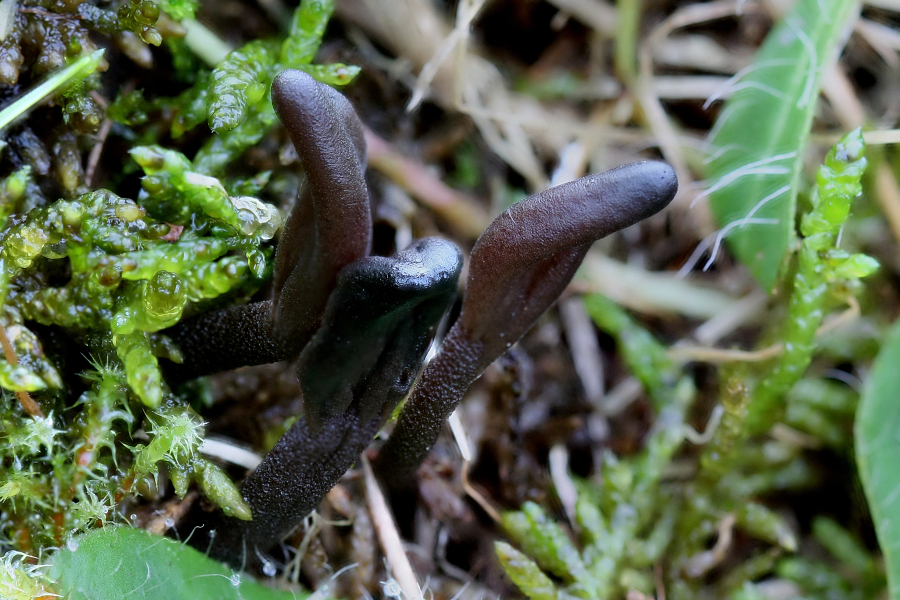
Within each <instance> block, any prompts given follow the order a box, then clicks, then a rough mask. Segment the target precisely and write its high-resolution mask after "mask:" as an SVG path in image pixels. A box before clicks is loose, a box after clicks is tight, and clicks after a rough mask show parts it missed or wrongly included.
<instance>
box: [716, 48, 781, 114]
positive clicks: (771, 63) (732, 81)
mask: <svg viewBox="0 0 900 600" xmlns="http://www.w3.org/2000/svg"><path fill="white" fill-rule="evenodd" d="M792 66H794V61H793V60H791V59H788V58H772V59H769V60H761V61H759V62H755V63H753V64H752V65H748V66H746V67H744V68H743V69H741V70H740V71H738V72H737V73H735V74H734V75H732V76H731V77H729V78H728V81H726V82H725V83H723V84H722V87H721V89H720V90H719V91H717V92H715V93H713V94H712V95H711V96H710V97H709V98H707V99H706V102H704V103H703V110H707V109H708V108H709V107H710V106H711V105H712V103H713V102H715V101H716V100H718V99H719V98H721V97H722V96H723V95H724V94H727V93H728V92H733V91H734V90H737V89H739V88H738V86H737V82H739V81H740V80H742V79H743V78H744V77H746V76H747V75H750V74H751V73H753V72H754V71H759V70H761V69H770V68H773V67H792ZM770 89H772V88H770ZM776 91H777V90H776Z"/></svg>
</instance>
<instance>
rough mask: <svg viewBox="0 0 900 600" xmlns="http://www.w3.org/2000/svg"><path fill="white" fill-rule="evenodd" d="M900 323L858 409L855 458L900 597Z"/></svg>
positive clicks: (892, 589)
mask: <svg viewBox="0 0 900 600" xmlns="http://www.w3.org/2000/svg"><path fill="white" fill-rule="evenodd" d="M897 365H900V323H895V324H894V327H893V329H892V330H891V332H890V335H889V336H888V338H887V340H886V341H885V344H884V346H883V347H882V348H881V351H880V352H879V353H878V357H877V358H876V359H875V364H874V366H873V368H872V375H871V377H870V378H869V381H868V382H867V383H866V386H865V389H864V390H863V393H862V397H861V398H860V402H859V408H858V409H857V412H856V423H855V427H854V429H855V436H854V437H855V439H856V464H857V467H858V468H859V476H860V479H861V480H862V484H863V489H864V490H865V492H866V498H867V499H868V501H869V509H870V510H871V512H872V521H873V522H874V524H875V533H876V535H877V536H878V543H879V545H880V546H881V551H882V552H883V553H884V562H885V570H886V571H887V575H888V590H889V592H890V597H891V598H892V599H893V600H897V599H898V598H900V552H898V550H900V462H898V461H897V457H898V456H900V369H898V368H897Z"/></svg>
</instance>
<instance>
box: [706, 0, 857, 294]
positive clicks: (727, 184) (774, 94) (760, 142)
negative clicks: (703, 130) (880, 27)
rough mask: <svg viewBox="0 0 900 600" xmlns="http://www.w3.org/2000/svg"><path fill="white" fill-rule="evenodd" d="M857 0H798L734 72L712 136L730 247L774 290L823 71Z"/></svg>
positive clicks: (717, 202)
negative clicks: (745, 63)
mask: <svg viewBox="0 0 900 600" xmlns="http://www.w3.org/2000/svg"><path fill="white" fill-rule="evenodd" d="M856 6H857V4H856V2H855V1H854V0H798V1H797V2H796V3H795V4H794V6H793V7H792V8H791V10H790V12H789V13H788V14H787V15H785V17H784V18H783V19H782V20H781V22H780V23H779V24H778V25H777V26H776V27H774V28H773V29H772V31H771V32H770V33H769V35H768V37H767V38H766V41H765V42H764V44H763V46H762V48H761V49H760V51H759V53H758V54H757V57H756V59H755V61H754V62H753V64H752V65H750V66H749V67H748V68H746V69H744V70H743V71H741V72H740V73H738V75H736V76H735V80H736V81H735V83H734V85H733V88H732V89H733V90H734V95H733V96H732V97H731V98H730V99H729V100H728V102H726V104H725V106H724V107H723V109H722V111H721V113H720V114H719V118H718V120H717V122H716V125H715V127H714V128H713V131H712V133H711V135H710V170H709V175H710V181H711V182H712V184H711V187H710V189H709V192H708V193H709V194H710V202H711V206H712V209H713V213H714V214H715V217H716V220H717V222H718V224H719V226H720V227H721V228H723V232H724V233H725V234H727V238H726V239H727V240H728V243H729V246H730V247H731V250H732V251H733V252H734V253H735V255H736V256H737V257H738V258H739V259H740V260H741V262H743V263H744V264H745V265H747V267H748V268H749V269H750V271H751V272H752V273H753V275H754V277H756V279H757V281H759V283H760V284H761V285H762V286H763V287H765V288H766V289H768V290H771V289H772V287H773V286H774V285H775V282H776V280H777V277H778V272H779V269H780V268H781V265H782V263H783V259H784V256H785V253H786V252H787V251H788V248H789V246H790V244H791V241H792V240H793V238H794V212H795V210H796V201H797V187H798V183H799V180H800V169H801V167H802V163H803V149H804V146H805V145H806V141H807V138H808V136H809V131H810V126H811V124H812V118H813V114H814V112H815V108H816V100H817V98H818V96H819V88H820V85H821V79H822V73H824V72H825V71H826V67H827V65H828V64H829V63H830V62H831V61H832V60H834V58H835V52H836V49H837V43H838V40H839V39H840V37H841V32H842V31H843V29H844V27H845V25H846V24H847V22H848V19H849V18H850V15H851V13H852V12H853V10H854V8H855V7H856Z"/></svg>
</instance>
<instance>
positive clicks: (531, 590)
mask: <svg viewBox="0 0 900 600" xmlns="http://www.w3.org/2000/svg"><path fill="white" fill-rule="evenodd" d="M494 550H495V551H496V552H497V558H498V559H500V564H501V565H502V566H503V570H504V571H506V574H507V575H508V576H509V578H510V579H512V580H513V583H515V584H516V586H517V587H518V588H519V589H520V590H522V593H523V594H525V595H526V596H528V597H529V598H531V600H557V598H558V597H559V595H560V593H559V590H557V589H556V586H555V585H553V581H552V580H551V579H550V578H549V577H547V575H545V574H544V572H543V571H541V569H540V567H538V566H537V565H536V564H535V563H534V561H532V560H531V559H530V558H528V557H527V556H525V555H524V554H522V553H521V552H519V551H518V550H516V549H515V548H513V547H512V546H510V545H509V544H507V543H506V542H494Z"/></svg>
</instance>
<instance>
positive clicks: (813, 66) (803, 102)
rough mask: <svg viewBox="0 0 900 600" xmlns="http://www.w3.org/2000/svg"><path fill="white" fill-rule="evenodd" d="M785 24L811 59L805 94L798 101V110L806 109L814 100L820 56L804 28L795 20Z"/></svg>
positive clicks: (786, 21)
mask: <svg viewBox="0 0 900 600" xmlns="http://www.w3.org/2000/svg"><path fill="white" fill-rule="evenodd" d="M785 24H786V25H787V26H788V28H789V29H790V30H791V32H793V34H794V35H796V36H797V39H798V40H800V43H801V44H803V49H804V50H806V54H807V56H808V57H809V71H808V72H807V74H806V82H805V83H804V84H803V93H802V94H801V95H800V97H799V98H798V99H797V108H804V107H805V106H807V105H808V104H809V103H810V102H812V100H813V97H812V96H813V91H814V90H815V87H816V76H817V75H818V72H819V55H818V54H816V47H815V46H814V45H813V43H812V40H811V39H809V36H808V35H806V32H805V31H803V29H802V27H800V26H799V25H798V24H797V23H796V22H795V19H786V20H785Z"/></svg>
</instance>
